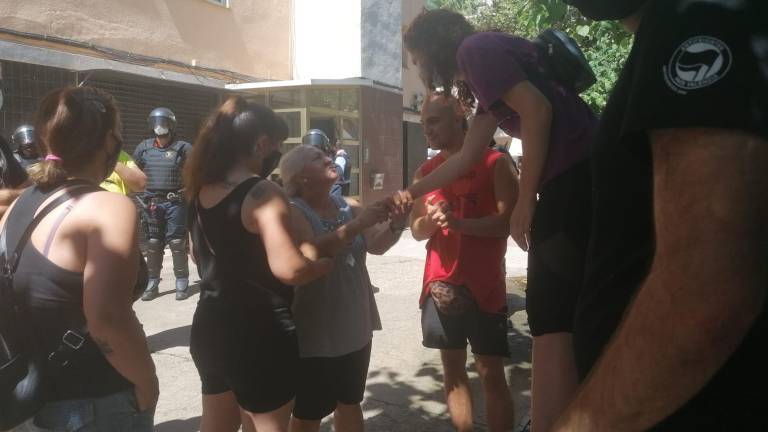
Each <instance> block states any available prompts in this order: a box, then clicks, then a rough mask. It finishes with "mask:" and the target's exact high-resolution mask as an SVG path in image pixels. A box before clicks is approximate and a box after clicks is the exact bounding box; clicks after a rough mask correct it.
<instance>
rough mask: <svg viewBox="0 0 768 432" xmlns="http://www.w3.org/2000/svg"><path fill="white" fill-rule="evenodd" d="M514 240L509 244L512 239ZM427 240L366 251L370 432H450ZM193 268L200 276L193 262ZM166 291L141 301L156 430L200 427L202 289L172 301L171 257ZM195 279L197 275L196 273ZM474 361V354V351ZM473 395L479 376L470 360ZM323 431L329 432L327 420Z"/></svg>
mask: <svg viewBox="0 0 768 432" xmlns="http://www.w3.org/2000/svg"><path fill="white" fill-rule="evenodd" d="M510 246H511V245H510ZM424 254H425V252H424V243H423V242H421V243H420V242H416V241H415V240H413V239H412V238H411V237H410V233H409V232H408V231H406V232H405V233H404V234H403V239H402V240H401V241H400V243H398V244H397V245H396V246H395V247H393V248H392V249H391V250H390V251H389V252H388V253H387V254H386V255H384V256H370V255H369V257H368V269H369V272H370V274H371V280H372V281H373V284H374V285H375V286H376V287H377V288H379V292H378V293H377V294H376V301H377V303H378V306H379V311H380V313H381V319H382V324H383V327H384V329H383V330H382V331H380V332H377V333H376V334H375V336H374V341H373V352H372V357H371V365H370V369H369V375H368V386H367V388H366V395H365V400H364V402H363V411H364V415H365V419H366V430H367V431H371V432H390V431H392V432H395V431H397V432H399V431H402V432H406V431H407V432H422V431H423V432H433V431H434V432H438V431H441V432H442V431H451V430H453V428H452V427H451V425H450V421H449V420H448V416H447V411H446V406H445V402H444V397H443V393H442V375H441V370H442V368H441V366H440V357H439V352H437V351H435V350H428V349H425V348H423V347H422V346H421V329H420V314H419V309H418V305H417V299H418V295H419V290H420V285H421V277H422V272H423V265H424ZM525 256H526V255H525V253H524V252H522V251H520V250H519V249H517V248H516V247H513V246H511V247H510V248H509V252H508V253H507V261H506V265H507V273H508V276H509V278H508V284H507V299H508V302H509V305H510V312H512V316H511V319H510V329H509V335H508V340H509V344H510V350H511V352H512V357H511V359H509V361H508V362H507V365H506V370H507V376H508V380H509V381H510V384H511V387H512V389H511V391H512V394H513V397H514V401H515V408H516V411H517V413H518V418H519V419H520V422H521V424H524V423H525V421H526V420H527V418H526V414H527V412H528V409H529V406H530V391H529V388H530V366H531V363H530V361H531V360H530V358H531V346H530V345H531V339H530V333H529V331H528V326H527V319H526V315H525V311H524V303H525V302H524V291H523V290H522V286H521V279H522V278H521V276H522V275H524V274H525ZM191 270H192V274H193V275H196V272H195V270H194V267H193V268H192V269H191ZM163 277H164V280H163V282H162V283H161V285H160V287H161V290H162V291H163V292H162V293H161V297H160V298H158V299H156V300H155V301H152V302H148V303H146V302H138V303H136V311H137V313H138V315H139V319H140V320H141V321H142V323H143V324H144V328H145V331H146V333H147V336H148V340H149V346H150V349H151V351H152V353H153V354H152V356H153V358H154V360H155V363H156V365H157V370H158V375H159V377H160V389H161V395H160V402H159V404H158V407H157V414H156V417H155V424H156V429H155V430H156V431H158V432H187V431H198V430H199V422H200V414H201V403H200V381H199V379H198V377H197V371H196V370H195V367H194V364H193V363H192V359H191V358H190V355H189V330H190V323H191V321H192V314H193V313H194V308H195V304H196V302H197V295H194V296H193V297H191V298H190V299H189V300H187V301H184V302H177V301H175V300H174V296H173V292H172V291H171V290H172V289H173V288H172V287H173V275H172V271H171V261H170V256H166V261H165V266H164V269H163ZM193 280H195V279H194V278H193ZM470 359H471V356H470ZM469 369H470V380H471V385H472V387H473V393H474V394H476V395H480V394H481V392H480V387H479V381H478V377H477V373H476V372H475V370H474V363H473V362H472V361H471V360H470V367H469ZM475 417H476V424H477V430H479V431H482V430H485V427H484V425H485V419H484V415H483V408H482V401H480V400H475ZM321 430H323V431H331V430H332V427H331V422H329V421H328V419H327V420H326V421H325V422H324V423H323V427H322V428H321Z"/></svg>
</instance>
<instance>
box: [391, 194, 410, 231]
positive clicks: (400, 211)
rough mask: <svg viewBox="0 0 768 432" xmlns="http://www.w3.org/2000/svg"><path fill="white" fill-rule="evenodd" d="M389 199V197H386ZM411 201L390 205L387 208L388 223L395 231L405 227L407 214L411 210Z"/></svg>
mask: <svg viewBox="0 0 768 432" xmlns="http://www.w3.org/2000/svg"><path fill="white" fill-rule="evenodd" d="M387 200H389V198H388V199H387ZM411 207H413V204H412V203H404V204H403V205H398V206H392V207H391V208H390V210H389V223H390V225H392V227H393V228H395V229H396V230H397V231H402V230H403V229H405V225H406V224H407V223H408V215H409V214H410V212H411Z"/></svg>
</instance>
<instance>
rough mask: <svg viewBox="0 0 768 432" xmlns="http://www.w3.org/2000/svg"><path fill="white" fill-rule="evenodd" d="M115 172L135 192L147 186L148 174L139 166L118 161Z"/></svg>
mask: <svg viewBox="0 0 768 432" xmlns="http://www.w3.org/2000/svg"><path fill="white" fill-rule="evenodd" d="M115 172H116V173H117V175H119V176H120V178H121V179H123V181H124V182H125V184H126V185H127V186H128V188H129V189H131V191H133V192H141V191H143V190H144V188H145V187H146V186H147V175H146V174H144V172H143V171H142V170H140V169H139V168H138V167H130V166H128V165H126V164H124V163H120V162H118V163H117V165H115Z"/></svg>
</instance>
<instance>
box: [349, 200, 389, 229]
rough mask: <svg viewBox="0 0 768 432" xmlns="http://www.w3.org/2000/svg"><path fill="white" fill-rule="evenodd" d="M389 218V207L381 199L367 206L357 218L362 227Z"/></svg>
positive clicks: (364, 227) (367, 226) (370, 225)
mask: <svg viewBox="0 0 768 432" xmlns="http://www.w3.org/2000/svg"><path fill="white" fill-rule="evenodd" d="M387 219H389V207H388V206H387V205H386V204H385V203H384V202H381V201H379V202H377V203H374V204H371V205H369V206H367V207H365V208H364V209H363V211H362V212H360V214H359V215H358V216H357V218H356V220H357V221H358V223H359V224H360V227H361V228H362V229H366V228H369V227H372V226H374V225H376V224H377V223H381V222H384V221H386V220H387Z"/></svg>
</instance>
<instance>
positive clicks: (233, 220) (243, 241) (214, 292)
mask: <svg viewBox="0 0 768 432" xmlns="http://www.w3.org/2000/svg"><path fill="white" fill-rule="evenodd" d="M259 181H261V178H259V177H253V178H250V179H248V180H245V181H243V182H242V183H240V184H239V185H237V186H236V187H235V188H234V189H233V190H232V191H231V192H230V193H229V195H227V196H226V197H225V198H224V199H222V200H221V201H220V202H219V203H218V204H216V205H215V206H213V207H211V208H209V209H206V208H203V207H201V206H200V204H199V202H196V203H195V205H194V206H193V209H192V211H191V212H190V220H189V226H190V227H191V233H192V237H193V243H194V253H195V256H196V258H197V264H198V268H199V269H200V273H201V274H200V276H201V278H202V282H201V284H200V291H201V292H200V302H201V303H203V302H206V301H208V300H209V299H221V300H223V301H225V302H227V303H230V304H248V305H250V307H249V309H251V310H253V311H256V310H264V308H267V309H270V310H272V312H273V313H274V314H275V315H276V316H275V318H277V319H278V321H280V322H281V325H282V326H283V328H284V329H285V330H293V320H292V318H291V317H290V306H291V302H292V301H293V288H292V287H291V286H288V285H286V284H284V283H282V282H280V281H279V280H278V279H277V278H276V277H275V275H274V274H272V271H271V270H270V268H269V263H268V261H267V251H266V250H265V248H264V242H263V240H262V238H261V236H259V235H257V234H253V233H251V232H249V231H248V230H246V229H245V227H244V226H243V223H242V217H241V208H242V206H243V201H244V200H245V197H246V196H247V194H248V192H249V191H250V190H251V188H253V187H254V186H255V185H256V184H257V183H258V182H259ZM198 214H199V216H200V221H202V229H201V226H200V225H201V224H200V223H199V222H200V221H198V220H197V215H198ZM203 231H204V235H203ZM208 245H210V249H212V251H213V254H212V253H211V252H210V250H209V248H208Z"/></svg>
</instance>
